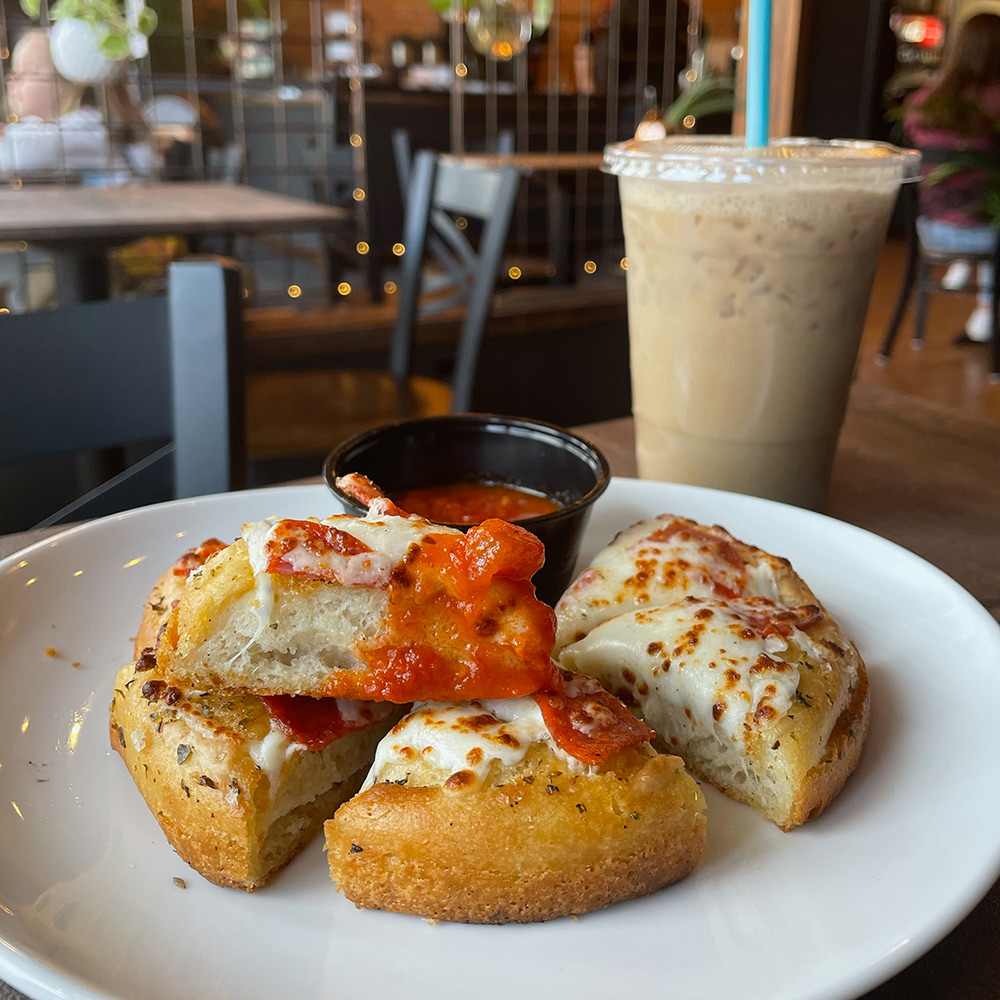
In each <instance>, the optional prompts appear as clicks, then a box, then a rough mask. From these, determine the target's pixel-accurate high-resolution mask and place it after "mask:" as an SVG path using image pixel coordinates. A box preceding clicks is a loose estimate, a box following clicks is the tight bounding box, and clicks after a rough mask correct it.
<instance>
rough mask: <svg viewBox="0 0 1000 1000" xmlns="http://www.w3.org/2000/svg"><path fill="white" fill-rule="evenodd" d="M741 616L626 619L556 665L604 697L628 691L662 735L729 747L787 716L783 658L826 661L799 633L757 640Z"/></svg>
mask: <svg viewBox="0 0 1000 1000" xmlns="http://www.w3.org/2000/svg"><path fill="white" fill-rule="evenodd" d="M749 610H750V608H749V606H744V605H743V604H742V603H741V602H739V601H733V602H728V603H723V602H721V601H712V600H706V599H702V600H687V601H683V602H680V603H678V604H672V605H667V606H664V607H660V608H652V609H650V610H648V611H637V612H630V613H626V614H623V615H619V616H617V617H615V618H612V619H610V620H608V621H605V622H603V623H602V624H601V625H598V626H597V627H596V628H595V629H593V630H592V631H591V632H590V633H589V634H588V635H587V636H586V637H585V638H584V639H581V640H580V641H579V642H576V643H573V644H572V645H570V646H567V647H566V648H565V649H564V650H563V651H562V654H561V657H560V659H561V662H562V664H563V665H564V666H567V667H569V668H571V669H573V670H579V671H582V672H584V673H588V674H592V675H593V676H595V677H597V678H598V679H599V680H600V681H601V682H602V683H603V684H604V686H605V687H607V688H608V689H609V690H611V691H613V692H616V691H620V690H622V689H623V688H624V689H625V690H627V691H628V692H629V693H630V694H631V695H632V697H633V698H634V700H635V702H636V703H637V704H638V706H639V708H640V710H641V713H642V715H643V717H644V718H645V720H646V722H647V723H649V725H651V726H652V727H653V728H654V729H656V730H657V731H658V732H660V733H661V734H662V733H663V732H665V731H677V730H679V731H680V732H681V733H683V735H684V737H685V738H686V739H691V738H694V737H696V736H698V735H699V733H702V734H704V733H705V732H706V731H714V732H715V733H716V734H718V735H721V736H723V737H724V738H728V739H729V740H732V741H734V742H736V741H738V740H740V739H743V738H745V737H747V736H748V735H750V734H752V733H755V732H758V731H760V730H761V729H764V728H766V727H767V726H768V725H770V724H772V723H773V722H775V721H776V720H777V719H779V718H781V717H782V716H783V715H785V713H786V712H787V711H788V709H789V708H790V706H791V704H792V701H793V699H794V698H795V692H796V690H797V689H798V684H799V670H798V667H796V666H795V665H794V663H790V662H786V660H785V659H783V658H782V654H784V653H786V652H788V651H791V652H792V653H793V655H794V653H795V652H796V651H797V652H799V653H801V654H803V655H805V656H808V657H809V658H810V659H811V661H812V662H814V663H816V664H817V665H819V664H821V663H825V662H826V661H827V657H824V655H823V650H822V648H821V647H819V646H817V645H816V644H815V643H814V642H813V641H812V640H811V639H810V638H809V636H807V635H806V634H805V633H804V632H802V631H800V630H799V629H792V633H791V635H790V636H789V637H788V639H784V638H782V637H781V636H778V635H772V636H768V637H767V638H766V639H765V638H760V636H758V635H757V634H756V633H755V632H753V631H752V630H751V629H750V628H749V624H750V622H751V619H750V618H749V617H748V616H747V617H745V616H744V614H741V612H749ZM790 658H791V657H790ZM667 720H669V722H668V721H667Z"/></svg>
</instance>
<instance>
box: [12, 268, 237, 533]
mask: <svg viewBox="0 0 1000 1000" xmlns="http://www.w3.org/2000/svg"><path fill="white" fill-rule="evenodd" d="M239 309H240V282H239V272H238V269H237V268H236V267H235V265H233V264H231V263H230V262H228V261H221V260H218V259H200V260H186V261H180V262H177V263H174V264H171V265H170V273H169V284H168V291H167V294H166V295H165V296H162V297H156V298H147V299H130V300H115V301H104V302H87V303H83V304H80V305H74V306H67V307H64V308H59V309H53V310H47V311H40V312H32V313H25V314H22V315H5V316H0V476H2V477H4V478H7V479H8V487H7V488H14V489H16V488H17V487H18V485H19V484H18V483H17V482H16V481H12V480H11V479H10V478H8V477H11V476H13V475H14V473H13V472H11V471H10V466H11V465H13V464H14V463H22V462H24V461H26V460H29V459H32V458H39V457H42V456H51V455H57V454H62V453H65V454H70V453H80V452H91V453H96V452H99V451H101V450H106V449H122V448H126V447H128V446H133V447H134V446H137V445H139V444H140V443H141V444H150V443H160V444H159V446H158V447H156V448H155V450H153V451H152V452H151V453H150V454H148V455H147V456H146V457H145V458H143V459H141V460H140V461H138V462H136V463H135V464H133V465H131V466H129V467H128V468H125V469H124V471H122V472H120V473H119V474H117V475H115V476H113V478H111V479H110V480H108V481H107V482H104V483H101V484H100V485H98V486H97V487H96V488H94V489H92V490H90V491H89V492H87V493H85V494H84V495H83V496H81V497H79V498H77V499H76V500H74V501H73V502H72V503H70V504H69V505H67V506H65V507H63V508H62V509H60V510H57V511H55V512H53V513H50V514H49V515H48V516H47V517H46V518H45V520H44V521H42V522H41V524H40V525H38V526H43V525H47V524H56V523H59V522H60V521H65V520H67V519H69V518H70V517H72V518H74V519H78V518H84V517H95V516H100V515H103V514H109V513H115V512H117V511H121V510H125V509H127V508H129V507H135V506H139V505H142V504H146V503H153V502H156V501H159V500H165V499H170V498H171V497H186V496H195V495H198V494H203V493H215V492H221V491H225V490H228V489H231V488H235V487H239V486H240V485H242V484H243V481H244V477H245V471H246V466H245V458H244V444H243V441H244V429H243V410H242V395H241V390H240V387H239V385H238V383H237V382H236V380H237V379H238V378H239V359H238V352H239V350H240V337H239ZM231 404H235V405H231ZM164 441H166V442H167V443H162V442H164ZM152 446H153V445H150V447H152ZM4 464H7V465H8V469H7V470H4V469H3V468H2V466H3V465H4Z"/></svg>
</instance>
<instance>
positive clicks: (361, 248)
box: [356, 240, 371, 254]
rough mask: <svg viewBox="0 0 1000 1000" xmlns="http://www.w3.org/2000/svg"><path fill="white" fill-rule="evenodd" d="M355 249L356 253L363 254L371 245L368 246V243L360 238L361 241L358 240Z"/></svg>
mask: <svg viewBox="0 0 1000 1000" xmlns="http://www.w3.org/2000/svg"><path fill="white" fill-rule="evenodd" d="M356 249H357V251H358V253H361V254H364V253H368V251H369V250H370V249H371V247H369V246H368V244H367V243H365V241H364V240H362V241H361V242H360V243H359V244H358V245H357V247H356Z"/></svg>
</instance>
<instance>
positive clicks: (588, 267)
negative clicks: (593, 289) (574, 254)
mask: <svg viewBox="0 0 1000 1000" xmlns="http://www.w3.org/2000/svg"><path fill="white" fill-rule="evenodd" d="M583 269H584V270H585V271H586V272H587V274H593V273H594V272H595V271H596V270H597V264H595V263H594V261H592V260H588V261H584V264H583Z"/></svg>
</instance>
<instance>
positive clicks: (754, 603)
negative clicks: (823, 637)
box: [739, 598, 823, 639]
mask: <svg viewBox="0 0 1000 1000" xmlns="http://www.w3.org/2000/svg"><path fill="white" fill-rule="evenodd" d="M739 615H740V617H741V618H743V619H745V620H746V622H747V624H748V625H749V626H750V627H751V628H752V629H753V630H754V632H756V633H757V635H759V636H760V637H761V638H762V639H767V638H768V637H770V636H772V635H777V636H781V638H783V639H787V638H788V637H789V636H790V635H791V634H792V630H793V629H802V630H803V631H807V630H808V629H809V628H811V627H812V626H813V625H815V624H816V623H817V622H818V621H821V620H822V618H823V610H822V608H819V607H817V606H816V605H815V604H801V605H799V606H798V607H795V608H781V607H778V606H777V605H776V604H773V603H772V602H771V601H769V600H767V598H751V599H750V600H748V601H746V602H744V606H743V607H741V608H739Z"/></svg>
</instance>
